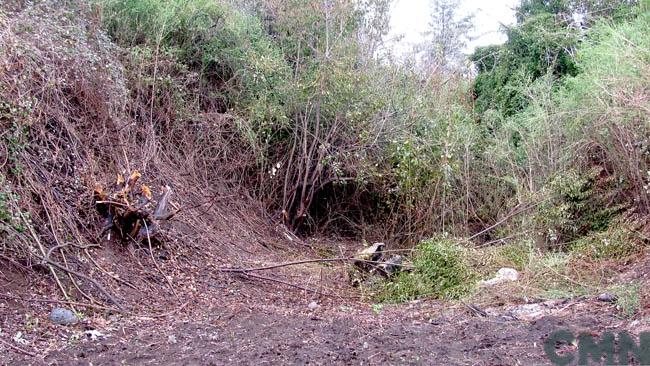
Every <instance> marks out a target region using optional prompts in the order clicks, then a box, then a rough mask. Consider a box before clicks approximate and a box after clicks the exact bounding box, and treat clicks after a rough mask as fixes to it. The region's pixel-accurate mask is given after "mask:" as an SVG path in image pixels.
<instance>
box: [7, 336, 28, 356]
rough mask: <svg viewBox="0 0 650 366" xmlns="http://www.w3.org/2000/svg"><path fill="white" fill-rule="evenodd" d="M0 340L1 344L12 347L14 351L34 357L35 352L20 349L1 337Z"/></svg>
mask: <svg viewBox="0 0 650 366" xmlns="http://www.w3.org/2000/svg"><path fill="white" fill-rule="evenodd" d="M0 342H1V343H2V344H4V345H5V346H7V347H9V348H11V349H13V350H14V351H16V352H20V353H22V354H25V355H27V356H30V357H36V354H34V353H31V352H29V351H25V350H24V349H22V348H19V347H16V346H14V345H13V344H11V343H9V342H7V341H5V340H4V339H2V338H0Z"/></svg>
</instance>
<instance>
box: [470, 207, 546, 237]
mask: <svg viewBox="0 0 650 366" xmlns="http://www.w3.org/2000/svg"><path fill="white" fill-rule="evenodd" d="M540 203H541V202H538V203H534V204H532V205H530V206H526V207H524V208H522V209H519V210H513V211H511V212H510V213H509V214H507V215H506V216H505V217H504V218H502V219H501V220H499V221H497V223H496V224H494V225H492V226H490V227H488V228H486V229H483V230H481V231H479V232H478V233H476V234H474V235H472V236H470V237H469V239H467V240H473V239H476V238H478V237H479V236H481V235H483V234H485V233H487V232H489V231H492V230H494V229H495V228H497V227H498V226H500V225H501V224H503V223H504V222H506V221H508V220H510V219H511V218H513V217H515V216H517V215H519V214H520V213H523V212H526V211H528V210H530V209H531V208H533V207H536V206H537V205H539V204H540Z"/></svg>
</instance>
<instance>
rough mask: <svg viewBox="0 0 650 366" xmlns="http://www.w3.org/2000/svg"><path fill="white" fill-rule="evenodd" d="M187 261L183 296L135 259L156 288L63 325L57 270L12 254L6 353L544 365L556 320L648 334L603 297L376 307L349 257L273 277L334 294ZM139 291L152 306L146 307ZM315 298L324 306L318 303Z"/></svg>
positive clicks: (110, 361)
mask: <svg viewBox="0 0 650 366" xmlns="http://www.w3.org/2000/svg"><path fill="white" fill-rule="evenodd" d="M102 250H104V251H106V252H105V253H104V254H103V255H97V257H98V258H99V259H101V258H104V257H106V258H107V260H110V261H117V260H122V261H127V259H128V257H124V258H119V257H116V256H117V255H119V253H115V252H113V253H112V255H109V254H111V253H110V252H111V251H110V250H108V249H106V248H104V249H102ZM286 255H288V252H285V258H286ZM142 256H143V257H146V254H142ZM280 259H281V258H275V259H274V260H275V261H280ZM204 260H206V258H204ZM117 262H119V261H117ZM179 263H180V262H179ZM184 263H186V264H185V265H178V263H177V266H176V269H177V270H180V271H181V272H180V273H175V274H174V272H173V269H174V268H172V267H173V266H172V265H171V264H170V265H165V262H163V263H162V265H163V266H162V267H161V268H162V269H163V270H164V271H168V273H169V274H170V275H169V277H170V278H172V283H173V284H174V286H175V292H176V296H174V295H173V293H172V292H171V291H170V290H169V289H168V287H167V286H166V282H165V281H163V280H161V279H160V278H156V275H155V274H153V273H149V274H147V275H139V277H138V276H136V275H134V273H137V271H135V270H133V269H132V270H131V271H126V270H123V271H122V273H120V276H121V277H122V278H124V279H128V281H129V282H132V283H135V284H140V283H139V282H138V279H140V280H141V281H145V280H146V281H150V282H153V283H155V285H154V286H153V287H154V288H157V290H158V291H157V293H152V292H151V291H148V292H146V294H145V295H146V296H139V295H140V294H138V292H137V291H134V290H132V289H131V290H130V292H126V291H125V292H123V293H124V294H129V295H128V296H130V300H131V301H130V303H129V304H130V309H131V312H130V313H129V314H116V313H114V312H111V311H102V310H96V311H92V310H85V311H84V315H85V316H84V318H83V320H82V321H81V322H80V323H79V324H77V325H75V326H71V327H64V326H58V325H54V324H52V323H51V322H50V321H49V320H48V319H47V315H48V313H49V311H50V309H51V308H52V307H54V306H56V305H57V304H55V303H50V302H47V301H49V300H48V299H54V298H57V295H56V288H55V287H54V285H53V284H52V283H50V281H49V278H48V277H47V276H42V277H41V278H36V279H35V277H34V276H33V275H28V274H27V273H22V271H21V270H20V267H19V266H14V265H12V264H10V263H7V262H2V264H1V266H2V269H3V270H2V274H0V319H1V323H0V324H1V328H2V332H0V341H1V342H0V351H1V352H2V353H1V356H0V364H3V365H4V364H6V365H147V364H157V365H226V364H228V365H230V364H241V365H247V364H271V365H283V364H296V365H306V364H313V365H421V364H422V365H433V364H449V365H516V364H519V365H533V364H534V365H539V364H550V362H549V360H548V358H547V357H546V355H545V352H544V348H543V343H544V341H545V339H546V338H547V337H548V335H549V334H550V333H552V332H554V331H557V330H560V329H568V330H571V331H572V332H574V333H576V334H577V333H579V332H590V333H593V334H596V335H597V334H600V333H602V332H604V331H614V332H618V331H622V330H628V331H630V332H632V333H635V334H638V332H639V331H641V330H643V328H644V325H645V324H646V323H644V322H639V321H638V320H637V321H636V322H633V320H632V319H622V318H620V316H618V315H617V311H616V309H615V307H614V305H612V304H609V303H604V302H599V301H597V300H596V299H593V298H577V299H566V300H564V301H558V302H555V303H554V305H553V306H552V308H551V309H550V311H549V312H547V313H545V314H543V315H541V317H538V318H535V319H527V320H524V319H517V318H515V317H512V316H510V315H509V314H510V313H509V312H508V310H507V309H508V306H512V305H513V304H502V305H501V306H496V307H494V306H493V307H491V308H490V309H489V315H488V316H487V317H485V316H480V315H478V314H476V313H475V312H473V311H471V310H470V309H469V307H467V306H466V305H465V304H462V303H448V302H441V301H435V300H426V301H416V302H411V303H406V304H400V305H382V306H378V305H376V304H371V303H368V302H364V301H361V300H359V298H358V297H355V294H356V293H355V292H356V291H357V290H355V289H353V288H351V287H349V286H348V285H347V282H346V279H345V268H344V266H343V265H339V266H333V267H332V266H328V267H326V266H322V265H314V266H303V267H291V268H285V269H282V270H281V272H274V273H273V274H274V275H276V276H278V275H279V274H281V277H274V278H282V279H284V280H287V281H291V282H292V283H302V284H303V286H304V287H305V288H309V289H320V290H321V292H327V293H328V294H336V295H334V296H323V295H318V294H315V293H313V292H309V291H304V290H300V289H296V288H292V287H289V286H286V285H284V284H281V283H276V282H269V281H264V280H259V279H255V278H246V277H245V276H242V275H229V274H225V273H220V272H219V271H216V270H214V268H215V267H214V266H216V264H214V266H211V265H207V266H201V267H194V264H193V258H189V259H188V260H187V261H185V262H184ZM208 263H209V262H208ZM105 264H106V265H108V262H107V263H105ZM126 267H128V266H126ZM116 268H119V267H116ZM640 268H643V266H641V267H640ZM129 273H130V274H131V277H132V278H129V276H128V274H129ZM190 273H191V275H190ZM183 274H184V275H183ZM265 275H266V276H270V275H271V274H266V273H265ZM627 276H631V275H629V274H628V275H627ZM635 277H636V278H637V279H638V278H641V279H643V278H645V275H644V274H642V273H637V274H636V275H635ZM120 287H126V286H120ZM492 291H500V290H498V289H494V290H492ZM356 295H358V294H356ZM122 297H124V295H123V296H122ZM145 297H146V299H147V301H145ZM17 299H22V300H17ZM25 299H31V301H25ZM36 300H38V301H36ZM138 301H141V302H146V305H142V306H138V304H137V302H138ZM312 301H315V302H316V303H317V304H318V307H317V308H315V309H313V308H310V307H309V306H308V304H309V303H310V302H312ZM478 305H479V307H481V306H484V305H481V304H478ZM78 310H82V309H78ZM639 319H642V317H640V318H639ZM568 347H569V348H568V351H570V352H571V351H574V352H575V347H573V346H571V345H568ZM572 347H573V348H572ZM563 351H567V349H566V347H565V348H564V349H563Z"/></svg>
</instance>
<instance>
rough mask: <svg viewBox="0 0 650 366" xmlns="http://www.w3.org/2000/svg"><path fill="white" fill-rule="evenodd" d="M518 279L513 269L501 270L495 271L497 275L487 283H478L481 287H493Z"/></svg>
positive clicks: (517, 273)
mask: <svg viewBox="0 0 650 366" xmlns="http://www.w3.org/2000/svg"><path fill="white" fill-rule="evenodd" d="M518 279H519V272H517V270H516V269H514V268H501V269H499V270H498V271H497V275H496V276H495V277H494V278H492V279H489V280H487V281H481V282H479V284H480V285H483V286H494V285H498V284H501V283H504V282H508V281H517V280H518Z"/></svg>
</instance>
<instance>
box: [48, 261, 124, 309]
mask: <svg viewBox="0 0 650 366" xmlns="http://www.w3.org/2000/svg"><path fill="white" fill-rule="evenodd" d="M41 260H42V261H43V262H44V263H47V264H49V265H52V266H54V267H56V268H58V269H60V270H62V271H64V272H67V273H71V274H73V275H75V276H77V277H81V278H83V279H85V280H87V281H90V282H91V283H92V284H93V285H95V287H97V288H98V289H99V291H101V292H102V293H103V294H104V295H106V297H108V298H109V299H110V300H111V302H112V303H113V304H114V305H115V306H117V307H118V308H119V309H120V311H121V312H123V313H125V312H126V310H125V309H124V307H123V306H122V304H120V302H119V301H117V299H115V297H113V295H111V294H110V293H109V292H108V291H106V290H105V289H104V287H103V286H102V285H100V284H99V282H97V281H96V280H94V279H92V278H90V277H88V276H86V275H85V274H83V273H79V272H77V271H75V270H72V269H70V268H67V267H65V266H62V265H60V264H59V263H57V262H54V261H52V260H49V259H46V258H41Z"/></svg>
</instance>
